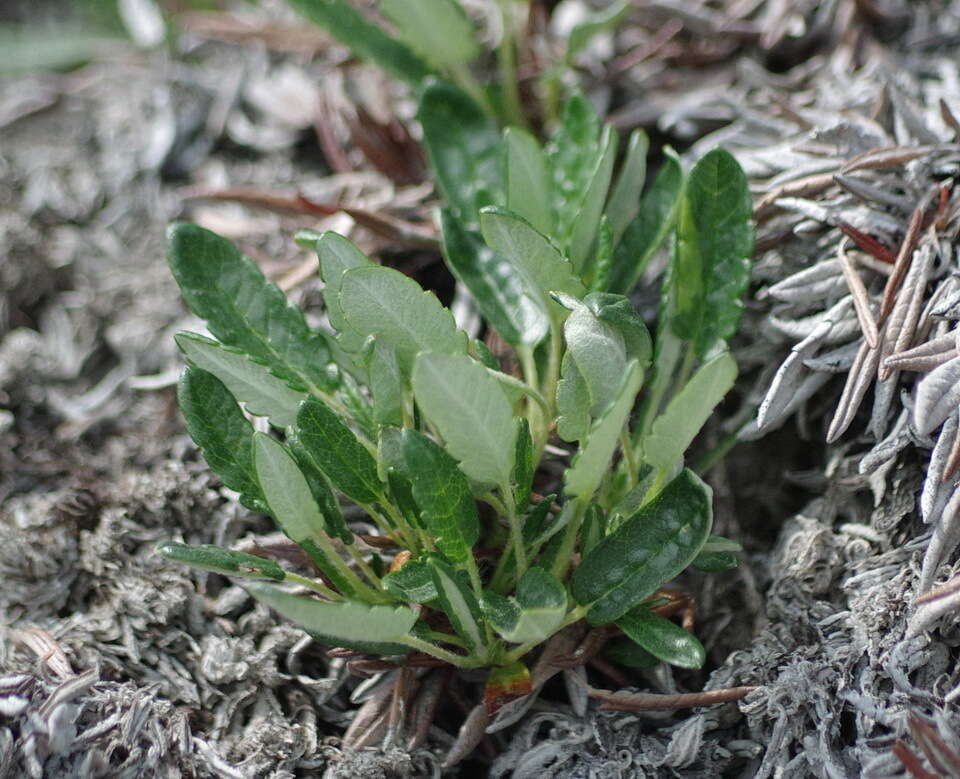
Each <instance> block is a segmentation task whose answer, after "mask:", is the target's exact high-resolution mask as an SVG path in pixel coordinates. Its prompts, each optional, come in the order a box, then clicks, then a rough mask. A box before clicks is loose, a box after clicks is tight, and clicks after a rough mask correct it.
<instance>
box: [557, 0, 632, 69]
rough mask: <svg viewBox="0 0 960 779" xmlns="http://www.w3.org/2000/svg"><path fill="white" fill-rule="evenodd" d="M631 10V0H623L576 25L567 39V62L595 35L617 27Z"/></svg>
mask: <svg viewBox="0 0 960 779" xmlns="http://www.w3.org/2000/svg"><path fill="white" fill-rule="evenodd" d="M629 10H630V0H621V1H620V2H619V3H614V4H613V5H611V6H610V7H609V8H604V9H603V10H602V11H600V12H598V13H595V14H591V15H590V16H588V17H587V19H586V20H585V21H582V22H580V23H579V24H577V25H575V26H574V27H573V29H571V30H570V36H569V38H568V39H567V51H566V54H565V57H564V59H565V61H566V63H567V64H568V65H569V64H570V63H571V62H572V61H573V58H574V57H575V56H576V55H577V54H578V53H579V52H580V50H581V49H582V48H583V47H584V46H586V45H587V43H589V41H590V39H591V38H592V37H593V36H594V35H598V34H599V33H601V32H604V31H605V30H613V29H616V26H617V25H618V24H619V23H620V20H621V19H623V18H624V17H625V16H626V15H627V12H628V11H629Z"/></svg>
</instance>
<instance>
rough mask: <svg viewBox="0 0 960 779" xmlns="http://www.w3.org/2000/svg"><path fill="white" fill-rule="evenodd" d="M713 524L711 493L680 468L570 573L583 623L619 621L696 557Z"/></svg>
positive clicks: (600, 623) (693, 476) (696, 479)
mask: <svg viewBox="0 0 960 779" xmlns="http://www.w3.org/2000/svg"><path fill="white" fill-rule="evenodd" d="M712 522H713V506H712V492H711V490H710V488H709V487H708V486H707V485H706V484H704V483H703V482H702V481H701V480H700V479H699V478H698V477H697V476H696V474H694V473H693V472H692V471H690V470H684V471H683V472H682V473H681V474H680V475H679V476H677V477H676V478H675V479H674V480H673V481H671V482H670V483H669V484H668V485H667V486H666V487H665V488H664V489H663V491H662V492H661V493H660V494H659V495H658V496H657V497H656V498H654V499H653V500H652V501H650V502H649V503H646V504H645V505H643V506H642V507H641V508H640V509H639V510H638V511H637V513H636V514H634V515H633V516H632V517H630V518H629V519H627V520H626V521H625V522H624V523H623V524H622V525H621V526H620V527H619V528H618V529H617V530H616V531H614V532H613V533H611V534H610V535H608V536H607V537H606V538H605V539H603V541H601V542H600V543H599V544H597V546H596V547H594V549H593V551H591V552H590V554H588V555H586V556H585V557H584V558H583V561H582V562H581V563H580V565H579V566H578V567H577V569H576V570H575V571H574V572H573V576H572V578H571V592H572V594H573V597H574V598H575V599H576V600H577V602H578V603H580V604H582V605H584V606H589V607H590V608H589V610H588V611H587V621H588V622H590V624H592V625H605V624H607V623H610V622H613V621H615V620H617V619H619V618H620V617H621V616H623V615H624V614H626V613H627V612H628V611H630V610H631V609H633V608H635V607H636V606H638V605H639V604H640V603H641V602H642V601H643V600H644V599H645V598H648V597H649V596H650V595H652V594H653V593H654V592H656V591H657V589H658V588H659V587H660V586H661V585H662V584H663V583H664V582H666V581H669V580H670V579H672V578H673V577H675V576H676V575H677V574H679V573H680V572H681V571H682V570H683V569H684V568H686V567H687V566H688V565H689V564H690V563H691V562H693V560H694V559H695V558H696V556H697V555H698V554H699V553H700V549H701V547H702V546H703V544H704V542H705V541H706V540H707V536H708V535H709V534H710V525H711V524H712Z"/></svg>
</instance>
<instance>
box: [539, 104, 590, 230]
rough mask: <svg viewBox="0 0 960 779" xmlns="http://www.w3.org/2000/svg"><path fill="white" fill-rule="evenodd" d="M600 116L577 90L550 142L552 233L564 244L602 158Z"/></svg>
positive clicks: (548, 146) (547, 151)
mask: <svg viewBox="0 0 960 779" xmlns="http://www.w3.org/2000/svg"><path fill="white" fill-rule="evenodd" d="M599 139H600V119H599V117H598V116H597V112H596V111H594V109H593V106H592V105H590V101H589V100H587V99H586V98H585V97H584V96H583V95H582V94H580V93H574V94H573V95H571V96H570V97H569V98H568V99H567V102H566V103H565V104H564V106H563V116H562V117H561V120H560V125H559V126H558V127H557V130H556V132H555V133H554V135H553V137H552V138H551V139H550V142H549V143H548V144H547V148H546V153H547V160H548V162H549V164H550V171H551V174H552V178H553V211H554V215H555V216H554V223H555V224H556V230H555V232H554V233H553V236H552V237H554V238H555V239H556V240H557V242H558V243H560V244H561V245H565V244H567V242H568V241H569V239H570V236H571V235H572V234H573V228H574V224H575V222H576V220H577V215H578V214H579V213H580V209H581V207H582V205H583V196H584V193H585V192H586V191H587V189H588V187H589V185H590V180H591V179H592V177H593V174H594V172H595V170H596V167H597V163H598V161H599V159H600V145H599Z"/></svg>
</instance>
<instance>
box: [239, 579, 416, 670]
mask: <svg viewBox="0 0 960 779" xmlns="http://www.w3.org/2000/svg"><path fill="white" fill-rule="evenodd" d="M245 589H246V590H247V591H248V592H249V593H250V594H251V595H252V596H253V597H254V598H256V599H257V600H258V601H260V602H261V603H263V604H265V605H267V606H269V607H270V608H272V609H274V610H275V611H277V612H279V613H280V614H281V615H282V616H284V617H286V618H287V619H289V620H290V621H291V622H294V623H296V624H297V625H299V626H300V627H302V628H303V629H304V630H306V631H307V632H308V633H309V634H310V635H312V636H313V637H314V638H315V639H316V640H317V641H319V642H321V643H322V644H326V645H327V646H342V647H347V648H349V649H357V650H359V651H362V652H370V653H372V654H378V655H388V656H389V655H400V654H406V653H407V652H409V651H410V648H409V647H407V646H405V645H403V644H401V643H397V642H399V641H401V640H402V639H403V638H406V637H407V636H408V635H410V631H411V630H412V629H413V626H414V623H416V621H417V613H416V612H415V611H413V610H411V609H409V608H407V607H406V606H398V607H393V606H368V605H366V604H365V603H357V602H356V601H340V602H336V603H330V602H325V601H319V600H314V599H313V598H309V597H304V596H300V595H291V594H290V593H288V592H285V591H284V590H282V589H280V588H279V587H276V586H275V585H270V584H263V583H260V582H253V583H250V584H248V585H246V586H245Z"/></svg>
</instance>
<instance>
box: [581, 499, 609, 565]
mask: <svg viewBox="0 0 960 779" xmlns="http://www.w3.org/2000/svg"><path fill="white" fill-rule="evenodd" d="M606 534H607V518H606V517H605V516H604V514H603V509H602V508H600V507H599V506H598V505H597V504H596V503H591V504H590V505H589V506H587V513H586V514H585V515H584V517H583V525H582V527H581V530H580V554H581V556H586V555H588V554H590V551H591V550H592V549H593V548H594V547H595V546H596V545H597V544H599V543H600V541H602V540H603V537H604V536H605V535H606Z"/></svg>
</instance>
